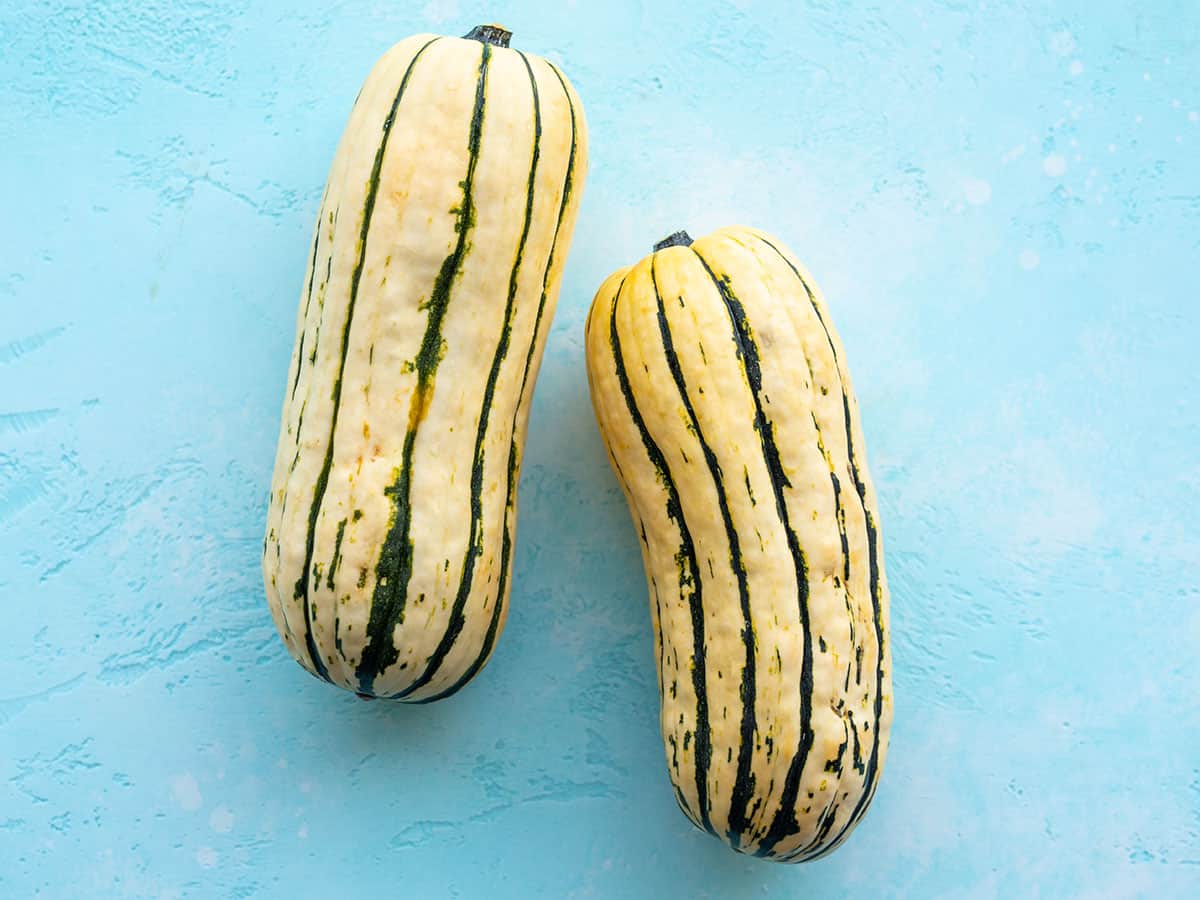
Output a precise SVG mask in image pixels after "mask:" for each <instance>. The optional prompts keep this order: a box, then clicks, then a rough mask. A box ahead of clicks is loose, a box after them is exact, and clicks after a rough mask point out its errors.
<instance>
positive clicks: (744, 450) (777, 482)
mask: <svg viewBox="0 0 1200 900" xmlns="http://www.w3.org/2000/svg"><path fill="white" fill-rule="evenodd" d="M585 339H586V353H587V370H588V376H589V383H590V388H591V396H592V403H593V406H594V409H595V413H596V419H597V421H598V423H599V426H600V431H601V434H602V436H603V438H604V441H605V444H606V446H607V448H608V452H609V458H610V462H611V464H612V468H613V470H614V472H615V473H616V476H617V479H618V481H619V482H620V484H621V487H622V489H623V490H624V493H625V496H626V499H627V501H628V503H629V508H630V512H631V513H632V516H633V520H634V523H635V526H636V528H637V532H638V536H639V538H640V540H641V546H642V555H643V561H644V563H645V570H646V577H647V580H648V582H649V592H650V611H651V619H652V622H653V627H654V635H655V641H656V649H657V669H658V682H659V688H660V693H661V703H662V720H661V724H662V732H663V738H664V742H665V750H666V759H667V768H668V771H669V773H670V776H671V780H672V782H673V783H674V786H675V795H676V799H677V800H678V803H679V806H680V807H681V808H682V809H683V811H684V813H685V814H686V815H687V816H688V817H689V818H690V819H691V820H692V821H693V822H694V823H695V824H696V825H697V826H698V827H699V828H701V829H703V830H705V831H707V832H710V833H712V834H713V835H715V836H717V837H718V838H720V839H721V840H723V841H725V842H726V843H727V844H729V846H731V847H732V848H733V849H735V850H738V851H740V852H742V853H748V854H753V855H756V856H760V857H766V858H768V859H773V860H780V861H786V862H802V861H805V860H810V859H815V858H817V857H819V856H822V855H823V854H825V853H828V852H829V851H831V850H832V849H834V848H835V847H837V846H838V845H839V844H841V842H842V841H844V840H845V838H846V837H847V835H848V834H849V833H850V831H851V830H852V829H853V828H854V827H855V825H856V824H857V823H858V822H859V820H860V819H861V818H862V816H863V814H864V813H865V811H866V809H867V806H868V805H869V804H870V802H871V798H872V797H873V796H874V793H875V788H876V786H877V784H878V781H879V775H880V772H881V771H882V769H883V763H884V759H885V757H886V755H887V746H888V730H889V727H890V725H891V719H892V696H891V694H892V688H891V658H890V640H889V635H888V591H887V581H886V578H885V576H884V567H883V548H882V544H881V541H880V526H879V512H878V505H877V503H876V499H875V491H874V489H873V488H872V485H871V479H870V476H869V474H868V472H867V463H866V456H865V451H864V443H863V432H862V426H861V424H860V421H859V414H858V404H857V401H856V400H855V397H854V392H853V390H852V388H851V385H850V377H849V373H848V371H847V368H846V354H845V351H844V350H843V349H842V345H841V342H840V341H839V339H838V336H837V333H836V332H835V331H834V328H833V325H832V322H831V321H830V316H829V310H828V308H827V307H826V305H825V301H824V299H823V298H822V296H821V293H820V291H818V290H817V288H816V286H815V284H814V283H813V281H812V278H811V277H810V276H809V274H808V273H807V272H806V271H805V269H804V268H803V267H802V266H801V265H800V263H799V262H798V261H797V260H796V258H795V257H794V256H793V255H792V254H791V252H790V251H789V250H787V248H786V247H784V245H783V244H782V243H781V242H780V241H779V240H777V239H776V238H773V237H770V236H769V235H767V234H764V233H763V232H760V231H755V230H753V229H749V228H724V229H721V230H719V231H717V232H715V233H713V234H711V235H708V236H707V237H704V238H701V239H700V240H697V241H695V242H694V243H693V242H692V241H691V239H690V238H689V237H688V236H687V235H686V234H685V233H683V232H680V233H678V234H675V235H672V236H671V237H670V238H668V239H666V240H665V241H663V242H661V243H660V244H659V245H657V246H656V247H655V252H654V253H653V254H652V255H650V256H648V257H646V258H645V259H643V260H642V261H641V262H639V263H637V264H636V265H634V266H632V267H630V268H625V269H621V270H619V271H617V272H614V273H613V274H612V275H611V276H610V277H609V278H608V280H607V281H605V282H604V284H603V285H602V286H601V287H600V290H599V292H598V293H597V294H596V298H595V301H594V302H593V304H592V307H591V311H590V313H589V316H588V320H587V324H586V335H585Z"/></svg>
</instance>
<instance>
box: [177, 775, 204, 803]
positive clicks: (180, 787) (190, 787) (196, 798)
mask: <svg viewBox="0 0 1200 900" xmlns="http://www.w3.org/2000/svg"><path fill="white" fill-rule="evenodd" d="M171 792H172V793H173V794H174V795H175V802H176V803H178V804H179V805H180V806H181V807H183V808H184V809H186V810H188V811H189V812H191V811H194V810H197V809H199V808H200V807H201V806H203V805H204V797H203V796H202V795H201V793H200V785H199V784H198V783H197V782H196V777H195V776H194V775H192V774H191V773H190V772H189V773H187V774H184V775H176V776H175V777H174V778H173V779H171Z"/></svg>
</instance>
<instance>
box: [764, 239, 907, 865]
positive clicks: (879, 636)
mask: <svg viewBox="0 0 1200 900" xmlns="http://www.w3.org/2000/svg"><path fill="white" fill-rule="evenodd" d="M757 237H758V239H759V240H760V241H762V242H763V243H764V244H766V245H767V246H768V247H770V248H771V249H772V250H774V251H775V253H776V254H777V255H778V256H779V258H780V259H782V260H783V261H784V263H786V264H787V267H788V268H789V269H791V270H792V273H793V274H794V275H795V276H796V280H797V281H799V282H800V286H801V287H802V288H804V293H805V295H806V296H807V297H808V302H809V303H810V304H811V305H812V309H813V312H814V313H815V314H816V316H817V321H818V322H820V323H821V328H822V329H823V330H824V332H825V339H826V340H827V341H828V342H829V352H830V353H831V354H832V355H833V361H834V363H835V367H836V368H837V371H838V378H839V380H840V379H841V366H840V364H838V357H837V348H836V347H835V346H834V343H833V336H832V335H831V334H830V332H829V325H828V324H827V323H826V322H825V317H824V316H822V315H821V310H820V307H818V306H817V298H816V297H815V296H814V295H813V292H812V290H811V289H810V288H809V286H808V282H806V281H805V280H804V277H803V276H802V275H801V274H800V271H799V270H798V269H797V268H796V267H795V266H793V265H792V262H791V260H789V259H788V258H787V257H786V256H785V255H784V254H783V251H781V250H780V249H779V248H778V247H776V246H775V245H774V244H773V243H772V242H771V241H769V240H767V239H766V238H765V237H762V236H761V235H758V236H757ZM842 411H843V414H844V416H845V420H846V455H847V457H848V462H849V466H850V475H851V477H852V478H853V479H854V487H855V490H856V491H857V492H858V497H859V501H860V502H861V503H862V511H863V521H864V522H865V523H866V529H867V557H868V565H869V571H870V584H871V605H872V609H873V618H874V625H875V641H876V655H877V657H878V658H877V659H876V666H875V708H874V710H873V712H874V723H873V724H872V728H871V731H872V735H871V753H870V756H868V757H867V770H866V774H865V775H864V776H863V787H862V794H861V795H860V796H859V798H858V802H857V803H856V804H855V806H854V810H853V811H852V812H851V814H850V817H849V818H848V819H847V820H846V824H845V825H843V826H842V828H841V830H840V831H838V833H837V835H835V836H834V838H833V840H832V841H830V842H829V843H828V845H826V846H824V847H822V848H820V849H819V851H818V852H817V853H815V854H813V855H812V856H811V857H806V858H808V859H816V858H818V857H820V856H822V855H824V854H825V853H827V852H829V851H830V850H832V849H834V848H835V847H837V846H838V845H839V844H840V843H841V842H842V841H843V840H845V838H846V836H847V835H848V834H849V833H850V830H851V829H852V828H853V827H854V826H855V825H856V824H857V823H858V820H859V819H861V818H862V815H863V813H864V812H865V811H866V808H867V806H868V805H869V804H870V802H871V798H872V797H874V796H875V781H876V778H877V776H878V773H879V740H880V737H879V730H880V729H879V722H880V719H881V718H882V717H883V598H882V596H881V595H880V585H879V533H878V530H877V528H876V525H875V518H874V516H873V515H872V514H871V510H870V508H869V506H868V505H867V488H866V484H865V483H864V482H863V479H862V471H861V469H860V468H859V465H858V461H857V460H856V459H855V455H854V436H853V434H852V426H851V418H850V398H849V396H848V395H847V393H846V386H845V384H843V385H842ZM822 840H823V837H822ZM813 846H817V847H820V844H819V843H816V844H814V845H813Z"/></svg>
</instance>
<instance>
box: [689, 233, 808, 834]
mask: <svg viewBox="0 0 1200 900" xmlns="http://www.w3.org/2000/svg"><path fill="white" fill-rule="evenodd" d="M692 252H693V253H695V254H696V258H697V259H698V260H700V265H702V266H703V267H704V271H705V272H707V273H708V277H709V278H710V279H711V280H712V283H713V285H714V286H715V287H716V289H717V293H718V294H719V295H720V297H721V300H722V302H723V304H724V306H725V311H726V313H727V314H728V316H729V323H730V326H731V330H732V339H733V342H734V344H735V345H736V347H737V350H738V354H739V355H740V356H741V358H742V363H743V365H744V367H745V370H746V381H747V383H748V384H749V387H750V397H751V400H752V401H753V403H754V429H755V431H757V432H758V439H759V443H760V444H761V447H762V454H763V461H764V462H765V463H766V466H767V472H768V473H769V474H770V476H771V491H772V493H773V494H774V496H775V510H776V514H777V515H778V516H779V521H780V523H782V525H783V530H784V534H785V535H786V537H787V545H788V551H789V552H790V553H791V556H792V563H793V565H794V567H795V570H796V587H797V594H798V596H797V601H798V607H799V615H800V629H801V631H803V632H804V651H803V657H802V659H801V663H800V685H799V688H800V743H799V746H798V747H797V750H796V755H795V756H793V757H792V761H791V763H790V764H789V766H788V772H787V776H786V777H785V779H784V782H783V793H782V795H781V797H780V801H779V804H780V806H779V811H778V812H777V813H776V815H775V817H774V819H773V821H772V822H771V825H770V827H769V828H768V829H767V832H766V834H765V835H764V836H763V839H762V841H761V843H760V844H759V847H758V849H757V850H756V851H755V852H756V854H757V855H759V856H766V855H767V854H769V853H770V851H771V849H772V848H773V847H774V846H775V845H776V844H777V843H778V842H779V841H781V840H782V839H783V838H785V837H786V836H787V835H789V834H792V833H794V832H795V831H796V830H797V829H798V828H799V823H798V822H797V821H796V810H795V803H796V796H797V794H798V793H799V791H800V776H801V774H802V773H803V771H804V764H805V762H806V761H807V760H808V754H809V751H810V750H811V749H812V745H813V730H812V695H813V674H812V666H813V661H812V627H811V624H810V622H809V613H808V566H807V564H806V563H805V560H804V551H803V549H802V548H801V547H800V541H799V539H798V538H797V537H796V532H795V530H794V529H793V528H792V523H791V520H790V518H789V517H788V511H787V502H786V500H785V499H784V496H783V489H784V487H790V483H789V482H788V479H787V475H786V474H785V473H784V471H783V462H782V460H781V458H780V455H779V447H778V446H777V445H776V443H775V429H774V426H773V425H772V424H771V422H770V421H769V420H768V419H767V416H766V413H765V412H763V407H762V399H761V396H762V367H761V364H760V361H759V353H758V345H757V344H756V343H755V342H754V335H753V333H752V332H751V329H750V325H749V322H747V320H746V311H745V309H744V308H743V307H742V304H741V301H739V300H738V298H737V296H736V295H735V294H734V293H733V290H732V288H731V287H730V285H729V281H728V278H718V277H717V275H716V273H714V272H713V270H712V269H711V268H709V265H708V262H707V261H706V260H705V259H704V257H703V256H701V255H700V252H699V251H698V250H696V248H695V246H693V247H692Z"/></svg>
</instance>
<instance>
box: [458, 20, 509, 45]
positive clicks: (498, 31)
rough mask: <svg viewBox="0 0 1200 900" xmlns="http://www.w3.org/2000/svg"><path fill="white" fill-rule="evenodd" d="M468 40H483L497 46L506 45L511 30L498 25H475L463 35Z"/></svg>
mask: <svg viewBox="0 0 1200 900" xmlns="http://www.w3.org/2000/svg"><path fill="white" fill-rule="evenodd" d="M463 37H464V38H466V39H467V40H468V41H483V42H484V43H485V44H495V45H496V46H497V47H507V46H508V42H509V39H511V38H512V32H511V31H508V30H507V29H505V28H502V27H500V26H499V25H476V26H475V27H474V28H472V29H471V30H470V31H469V32H468V33H466V34H464V35H463Z"/></svg>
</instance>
